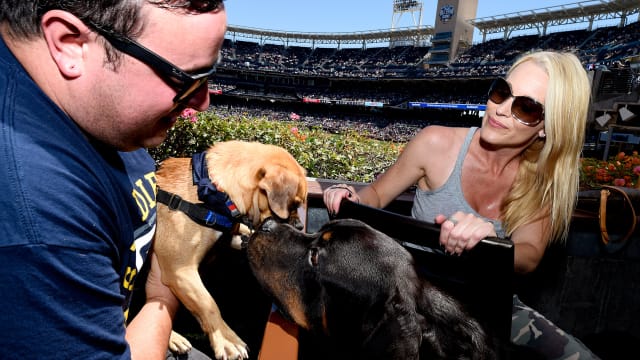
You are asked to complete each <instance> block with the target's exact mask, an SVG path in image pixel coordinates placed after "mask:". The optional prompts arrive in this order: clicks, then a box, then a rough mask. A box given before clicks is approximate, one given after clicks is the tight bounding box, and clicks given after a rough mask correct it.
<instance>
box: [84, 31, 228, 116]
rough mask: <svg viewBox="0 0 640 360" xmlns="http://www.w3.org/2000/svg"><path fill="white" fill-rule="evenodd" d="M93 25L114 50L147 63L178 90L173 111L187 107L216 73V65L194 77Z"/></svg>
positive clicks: (120, 36) (156, 55)
mask: <svg viewBox="0 0 640 360" xmlns="http://www.w3.org/2000/svg"><path fill="white" fill-rule="evenodd" d="M91 25H92V27H93V28H94V29H95V30H96V32H97V33H98V34H100V35H102V36H103V37H104V38H105V39H107V41H109V43H110V44H111V45H112V46H113V47H114V48H116V49H118V50H120V51H122V52H123V53H125V54H128V55H130V56H132V57H134V58H136V59H138V60H140V61H141V62H143V63H145V64H146V65H147V66H149V67H150V68H152V69H153V70H154V71H156V72H157V73H158V74H159V75H160V76H161V77H162V78H163V80H164V81H165V82H166V83H167V84H169V85H170V86H171V87H173V88H175V89H176V90H178V92H177V94H176V96H175V97H174V98H173V103H174V106H173V109H172V110H174V109H176V108H177V107H178V106H180V105H183V106H184V105H186V103H187V102H188V101H189V99H190V98H191V96H193V94H194V93H195V92H196V91H197V90H198V89H200V88H201V87H202V86H203V85H204V84H206V83H207V80H208V79H209V77H210V76H211V75H213V74H214V73H215V72H216V67H215V65H214V66H213V67H212V68H211V70H209V71H207V72H204V73H200V74H194V75H191V74H188V73H187V72H185V71H183V70H181V69H180V68H179V67H177V66H175V65H173V64H172V63H170V62H169V61H167V60H166V59H164V58H163V57H161V56H160V55H158V54H156V53H154V52H153V51H151V50H149V49H147V48H146V47H144V46H142V45H141V44H140V43H138V42H136V41H135V40H133V39H130V38H128V37H126V36H124V35H120V34H116V33H114V32H112V31H109V30H105V29H102V28H101V27H100V26H97V25H95V24H91Z"/></svg>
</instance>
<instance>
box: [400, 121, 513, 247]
mask: <svg viewBox="0 0 640 360" xmlns="http://www.w3.org/2000/svg"><path fill="white" fill-rule="evenodd" d="M476 130H478V128H477V127H472V128H470V129H469V133H468V134H467V136H466V138H465V139H464V143H463V144H462V147H461V148H460V153H458V159H457V160H456V165H455V167H454V168H453V172H452V173H451V175H450V176H449V178H448V179H447V181H446V182H445V183H444V185H442V186H441V187H440V188H438V189H435V190H428V191H424V190H420V189H416V194H415V198H414V199H413V208H412V209H411V215H412V216H413V217H414V218H416V219H419V220H423V221H428V222H431V223H432V222H434V221H435V218H436V215H438V214H443V215H446V216H450V215H451V214H453V213H454V212H456V211H462V212H465V213H471V214H474V215H475V216H478V217H480V218H482V219H485V220H486V221H489V222H490V223H492V224H493V227H494V229H495V231H496V235H497V236H498V237H505V232H504V229H503V228H502V222H501V221H499V220H493V219H489V218H486V217H484V216H482V215H480V214H478V213H477V212H476V211H475V210H474V209H473V208H472V207H471V205H469V203H468V202H467V200H466V199H465V198H464V194H463V193H462V163H463V162H464V158H465V156H466V155H467V151H468V150H469V145H470V144H471V139H472V138H473V134H475V132H476Z"/></svg>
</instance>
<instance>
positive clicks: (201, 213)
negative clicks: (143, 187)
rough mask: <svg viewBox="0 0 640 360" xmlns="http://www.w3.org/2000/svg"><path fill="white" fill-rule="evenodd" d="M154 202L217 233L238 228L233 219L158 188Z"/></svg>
mask: <svg viewBox="0 0 640 360" xmlns="http://www.w3.org/2000/svg"><path fill="white" fill-rule="evenodd" d="M156 201H158V202H160V203H162V204H165V205H167V207H168V208H169V210H179V211H182V212H183V213H185V214H186V215H187V216H189V217H190V218H191V220H193V221H195V222H196V223H198V224H200V225H202V226H206V227H210V228H213V229H215V230H218V231H223V232H224V231H232V232H233V231H235V230H237V227H238V226H239V223H238V222H237V221H234V219H232V218H230V217H228V216H224V215H221V214H218V213H216V212H214V211H212V210H210V209H208V208H207V207H206V206H204V205H202V204H194V203H191V202H189V201H186V200H184V199H182V198H181V197H180V196H179V195H178V194H174V193H170V192H168V191H164V190H162V189H160V188H158V194H157V195H156Z"/></svg>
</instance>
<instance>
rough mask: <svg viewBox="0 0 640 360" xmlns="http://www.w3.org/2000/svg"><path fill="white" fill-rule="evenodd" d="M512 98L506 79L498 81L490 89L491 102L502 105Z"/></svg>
mask: <svg viewBox="0 0 640 360" xmlns="http://www.w3.org/2000/svg"><path fill="white" fill-rule="evenodd" d="M510 97H511V88H510V87H509V83H507V81H506V80H505V79H497V80H496V81H494V82H493V84H492V85H491V88H489V100H491V101H492V102H494V103H496V104H502V103H503V102H505V100H507V99H508V98H510Z"/></svg>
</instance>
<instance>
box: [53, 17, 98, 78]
mask: <svg viewBox="0 0 640 360" xmlns="http://www.w3.org/2000/svg"><path fill="white" fill-rule="evenodd" d="M41 27H42V32H43V34H44V39H45V41H46V42H47V46H48V48H49V53H50V54H51V57H52V58H53V61H54V62H55V63H56V64H57V66H58V69H59V71H60V73H61V74H62V75H63V76H64V77H66V78H69V79H74V78H77V77H79V76H81V75H82V73H83V71H84V66H85V64H84V60H85V56H84V55H85V54H84V51H85V50H86V49H87V48H86V46H85V45H86V44H87V42H88V41H89V31H90V30H89V28H88V27H87V26H86V25H85V24H84V23H83V22H82V21H81V20H80V19H78V18H77V17H76V16H74V15H73V14H71V13H69V12H66V11H62V10H51V11H48V12H47V13H45V14H44V16H43V17H42V23H41Z"/></svg>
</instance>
